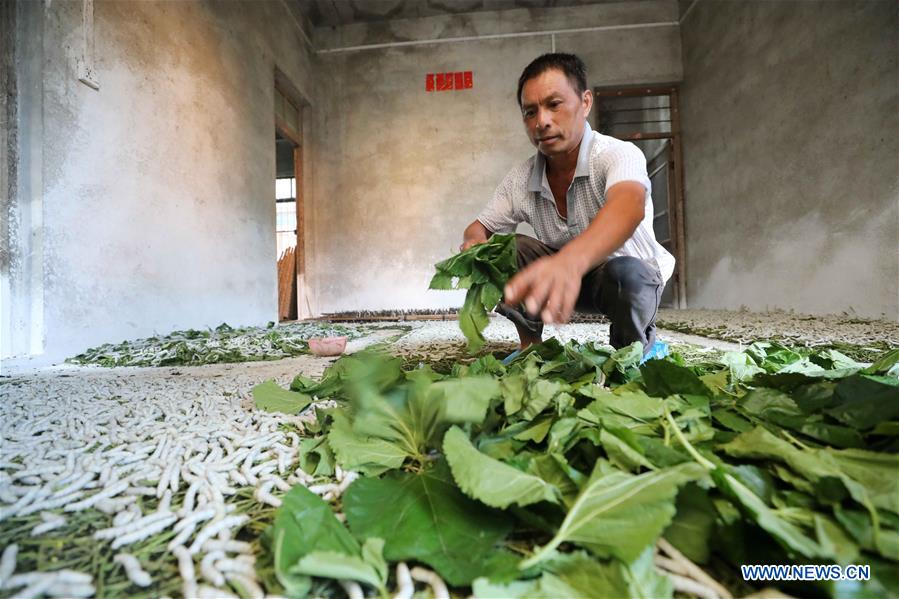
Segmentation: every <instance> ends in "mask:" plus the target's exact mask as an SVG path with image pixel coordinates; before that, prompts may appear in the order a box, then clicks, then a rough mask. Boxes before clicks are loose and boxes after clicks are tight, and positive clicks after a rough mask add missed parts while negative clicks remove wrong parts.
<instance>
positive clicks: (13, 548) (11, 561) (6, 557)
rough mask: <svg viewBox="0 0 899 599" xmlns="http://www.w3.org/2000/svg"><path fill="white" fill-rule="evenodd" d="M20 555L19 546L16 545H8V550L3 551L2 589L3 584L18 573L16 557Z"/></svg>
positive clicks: (0, 570) (1, 561)
mask: <svg viewBox="0 0 899 599" xmlns="http://www.w3.org/2000/svg"><path fill="white" fill-rule="evenodd" d="M18 554H19V546H18V545H16V544H15V543H13V544H12V545H7V546H6V549H4V550H3V557H0V588H3V586H4V584H3V583H4V582H5V581H6V580H8V579H9V577H10V576H12V574H13V572H15V571H16V556H17V555H18Z"/></svg>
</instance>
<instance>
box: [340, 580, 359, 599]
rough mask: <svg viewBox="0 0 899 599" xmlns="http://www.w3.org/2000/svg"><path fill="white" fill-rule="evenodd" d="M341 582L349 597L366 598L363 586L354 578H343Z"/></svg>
mask: <svg viewBox="0 0 899 599" xmlns="http://www.w3.org/2000/svg"><path fill="white" fill-rule="evenodd" d="M339 583H340V586H341V587H343V590H344V592H345V593H346V594H347V597H349V599H365V593H363V592H362V587H361V586H359V583H358V582H356V581H354V580H341V581H339Z"/></svg>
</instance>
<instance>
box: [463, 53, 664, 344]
mask: <svg viewBox="0 0 899 599" xmlns="http://www.w3.org/2000/svg"><path fill="white" fill-rule="evenodd" d="M518 103H519V106H520V108H521V115H522V119H523V121H524V128H525V131H526V132H527V135H528V138H529V139H530V140H531V143H533V144H534V146H536V148H537V153H536V155H534V156H533V157H531V158H529V159H527V160H526V161H524V162H522V163H521V164H519V165H518V166H516V167H515V168H513V169H512V170H511V172H509V174H508V175H506V177H505V179H503V181H502V183H501V184H500V185H499V187H498V188H497V190H496V193H495V194H494V197H493V200H492V201H491V202H490V203H489V204H488V205H487V207H486V208H485V209H484V210H483V212H481V214H480V215H479V216H478V218H477V220H475V221H474V222H473V223H471V224H470V225H469V226H468V227H467V228H466V229H465V233H464V237H463V243H462V249H463V250H464V249H468V248H469V247H471V246H472V245H475V244H478V243H483V242H485V241H487V239H488V238H489V237H490V236H491V235H493V234H494V233H511V232H514V231H515V228H516V226H517V225H518V224H519V223H521V222H526V223H528V224H530V225H531V226H532V227H533V228H534V231H535V233H536V234H537V239H534V238H532V237H528V236H525V235H518V237H517V242H518V267H519V272H518V273H517V274H516V275H515V276H514V277H513V278H512V279H511V280H510V281H509V282H508V284H507V285H506V288H505V293H504V298H503V302H502V303H500V304H499V305H498V306H497V308H496V310H497V312H499V313H500V314H503V315H504V316H506V317H507V318H509V319H510V320H512V322H514V323H515V327H516V329H517V330H518V334H519V337H520V339H521V348H522V349H523V348H525V347H527V346H528V345H530V344H532V343H539V342H540V341H541V340H542V335H543V323H550V324H561V323H565V322H568V320H569V318H570V317H571V314H572V312H573V311H574V310H575V308H576V309H577V310H578V311H581V312H591V313H601V314H604V315H606V316H607V317H608V318H609V319H610V320H611V321H612V326H611V331H610V339H609V342H610V343H611V345H612V346H613V347H616V348H618V347H624V346H626V345H629V344H631V343H633V342H634V341H639V342H641V343H642V344H643V351H644V356H646V355H648V354H650V352H651V351H653V352H654V351H657V349H658V348H656V350H654V348H653V345H654V342H655V318H656V313H657V311H658V308H659V301H660V300H661V296H662V290H663V289H664V287H665V283H666V281H667V280H668V279H669V278H670V277H671V274H672V272H673V271H674V257H673V256H672V255H671V254H670V253H668V251H666V250H665V248H663V247H662V246H661V245H659V243H658V242H656V240H655V236H654V234H653V230H652V219H653V207H652V196H651V195H650V192H651V186H650V182H649V177H648V175H647V172H646V159H645V158H644V157H643V153H642V152H641V151H640V150H639V148H637V147H636V146H635V145H633V144H632V143H629V142H624V141H620V140H617V139H615V138H613V137H609V136H606V135H602V134H600V133H597V132H595V131H593V130H592V129H591V128H590V125H589V124H588V123H587V115H588V114H589V113H590V108H591V107H592V106H593V93H592V92H591V91H590V90H589V89H587V74H586V68H585V66H584V63H583V61H581V59H580V58H578V57H577V56H574V55H571V54H544V55H543V56H540V57H539V58H537V59H536V60H534V61H533V62H532V63H531V64H529V65H528V66H527V67H526V68H525V69H524V72H522V74H521V77H520V78H519V79H518ZM522 304H523V305H524V308H525V310H524V311H521V310H519V308H518V307H519V306H520V305H522Z"/></svg>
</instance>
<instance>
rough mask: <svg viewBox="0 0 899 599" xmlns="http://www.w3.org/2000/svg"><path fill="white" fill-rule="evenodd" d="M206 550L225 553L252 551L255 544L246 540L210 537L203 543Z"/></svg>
mask: <svg viewBox="0 0 899 599" xmlns="http://www.w3.org/2000/svg"><path fill="white" fill-rule="evenodd" d="M203 550H204V551H223V552H225V553H250V551H252V550H253V546H252V545H250V544H249V543H247V542H245V541H219V540H217V539H210V540H208V541H206V542H205V543H203Z"/></svg>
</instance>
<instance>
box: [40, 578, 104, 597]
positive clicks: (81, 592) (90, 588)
mask: <svg viewBox="0 0 899 599" xmlns="http://www.w3.org/2000/svg"><path fill="white" fill-rule="evenodd" d="M45 592H46V593H47V594H48V595H50V596H51V597H65V598H66V599H73V598H78V599H80V598H81V597H93V596H94V594H95V593H96V592H97V589H95V588H94V585H92V584H69V583H66V582H59V581H56V582H54V583H53V584H52V585H50V588H48V589H47V590H46V591H45Z"/></svg>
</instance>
